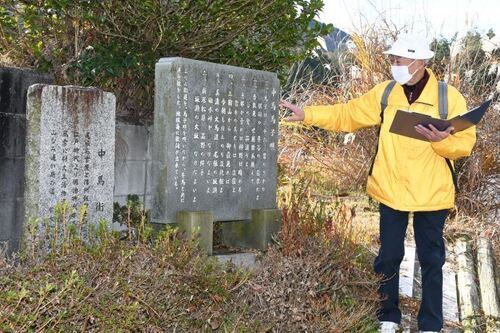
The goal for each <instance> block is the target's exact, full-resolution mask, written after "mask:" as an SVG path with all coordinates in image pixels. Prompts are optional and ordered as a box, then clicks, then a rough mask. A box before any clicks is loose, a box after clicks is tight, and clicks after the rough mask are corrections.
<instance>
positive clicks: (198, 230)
mask: <svg viewBox="0 0 500 333" xmlns="http://www.w3.org/2000/svg"><path fill="white" fill-rule="evenodd" d="M177 225H178V227H179V229H180V230H181V231H184V232H185V233H186V236H187V237H188V238H191V239H196V240H197V241H198V244H199V246H200V248H201V249H203V250H204V251H205V252H206V253H207V254H208V255H212V248H213V234H214V218H213V214H212V212H207V211H205V212H188V211H181V212H177Z"/></svg>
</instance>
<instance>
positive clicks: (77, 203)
mask: <svg viewBox="0 0 500 333" xmlns="http://www.w3.org/2000/svg"><path fill="white" fill-rule="evenodd" d="M27 120H28V136H27V146H26V148H27V149H26V153H27V156H26V190H25V199H26V203H25V207H26V215H25V216H26V218H30V217H42V218H43V217H51V216H53V211H54V206H55V205H56V204H57V203H58V202H62V201H66V202H68V203H69V204H70V206H71V207H72V208H73V209H74V210H75V211H74V213H73V215H72V216H71V219H72V220H73V221H75V220H76V219H77V218H78V215H77V213H76V212H77V210H78V209H79V208H80V207H81V206H83V205H87V206H88V221H90V222H93V223H97V222H99V221H100V219H105V220H106V221H108V222H109V223H111V221H112V216H113V185H114V160H115V158H114V155H115V151H114V149H115V144H114V142H115V140H114V135H115V96H114V95H113V94H111V93H106V92H103V91H101V90H98V89H95V88H81V87H73V86H65V87H61V86H52V85H34V86H31V87H30V88H29V90H28V107H27Z"/></svg>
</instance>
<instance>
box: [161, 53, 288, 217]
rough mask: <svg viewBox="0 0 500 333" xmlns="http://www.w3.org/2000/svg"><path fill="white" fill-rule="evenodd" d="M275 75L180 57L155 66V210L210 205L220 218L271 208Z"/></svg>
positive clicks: (168, 212)
mask: <svg viewBox="0 0 500 333" xmlns="http://www.w3.org/2000/svg"><path fill="white" fill-rule="evenodd" d="M278 101H279V81H278V79H277V77H276V74H274V73H269V72H263V71H257V70H250V69H245V68H238V67H232V66H226V65H219V64H213V63H207V62H201V61H196V60H189V59H183V58H164V59H161V60H160V61H159V62H158V63H157V65H156V99H155V124H154V138H153V186H154V187H155V188H154V190H153V209H152V219H153V222H156V223H170V222H174V221H175V214H176V213H177V212H178V211H182V210H188V211H203V210H209V211H212V212H213V214H214V219H215V220H217V221H227V220H240V219H248V218H249V217H250V211H251V209H259V208H275V207H276V177H277V169H276V159H277V140H278V109H277V108H278Z"/></svg>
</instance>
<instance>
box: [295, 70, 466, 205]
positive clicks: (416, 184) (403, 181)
mask: <svg viewBox="0 0 500 333" xmlns="http://www.w3.org/2000/svg"><path fill="white" fill-rule="evenodd" d="M427 71H428V72H429V74H430V77H429V81H428V82H427V84H426V85H425V88H424V90H423V91H422V93H421V95H420V97H419V98H418V100H417V101H415V102H414V103H412V104H411V105H410V104H408V100H407V98H406V95H405V93H404V91H403V87H402V86H401V85H399V84H397V83H396V85H395V86H394V88H393V90H392V92H391V94H390V95H389V99H388V103H387V104H388V105H387V108H386V109H385V111H384V122H383V123H382V127H381V131H380V141H379V148H378V153H377V155H376V159H375V162H374V165H373V170H372V175H371V176H368V184H367V191H368V195H370V196H371V197H372V198H373V199H375V200H377V201H379V202H381V203H383V204H385V205H387V206H389V207H391V208H393V209H396V210H401V211H433V210H440V209H448V208H452V207H453V206H454V201H455V188H454V185H453V179H452V175H451V172H450V169H449V167H448V165H447V164H446V160H445V158H448V159H450V160H455V159H457V158H460V157H464V156H469V155H470V153H471V151H472V147H473V146H474V144H475V142H476V129H475V127H471V128H468V129H467V130H464V131H461V132H458V133H456V134H453V135H450V136H448V137H447V138H446V139H444V140H442V141H440V142H425V141H421V140H416V139H412V138H407V137H404V136H401V135H396V134H393V133H390V132H389V127H390V125H391V123H392V120H393V119H394V116H395V113H396V110H397V109H402V110H411V111H414V112H419V113H423V114H427V115H430V116H432V117H435V118H439V109H438V81H437V79H436V77H435V76H434V73H432V71H431V70H429V69H427ZM389 82H390V81H386V82H383V83H381V84H378V85H376V86H375V87H374V88H373V89H371V90H370V91H369V92H367V93H366V94H364V95H363V96H361V97H359V98H355V99H353V100H350V101H349V102H347V103H346V104H337V105H328V106H308V107H305V109H304V111H305V119H304V122H305V123H306V124H310V125H315V126H318V127H321V128H324V129H327V130H333V131H345V132H352V131H355V130H357V129H358V128H363V127H368V126H374V125H378V124H380V101H381V99H382V94H383V92H384V89H385V87H386V86H387V84H388V83H389ZM466 110H467V109H466V103H465V99H464V97H463V96H462V95H461V94H460V92H458V90H457V89H455V88H454V87H452V86H449V85H448V118H453V117H455V116H456V115H459V114H462V113H464V112H466Z"/></svg>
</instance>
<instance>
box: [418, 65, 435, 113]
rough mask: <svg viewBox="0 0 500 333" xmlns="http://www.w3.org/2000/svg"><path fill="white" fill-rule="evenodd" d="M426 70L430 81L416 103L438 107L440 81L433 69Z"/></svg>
mask: <svg viewBox="0 0 500 333" xmlns="http://www.w3.org/2000/svg"><path fill="white" fill-rule="evenodd" d="M425 70H426V71H427V73H429V80H428V81H427V84H426V85H425V87H424V90H422V93H421V94H420V96H419V97H418V99H417V100H416V101H415V102H414V103H418V104H426V105H429V106H437V105H438V95H439V92H438V80H437V79H436V76H435V75H434V73H433V72H432V70H431V69H429V68H426V69H425Z"/></svg>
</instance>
